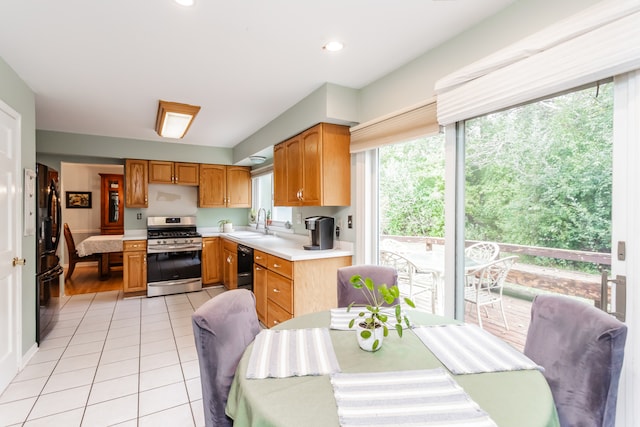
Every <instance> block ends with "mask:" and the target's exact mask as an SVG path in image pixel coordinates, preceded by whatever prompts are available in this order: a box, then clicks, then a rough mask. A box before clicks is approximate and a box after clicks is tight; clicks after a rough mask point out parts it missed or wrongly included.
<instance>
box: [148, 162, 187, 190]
mask: <svg viewBox="0 0 640 427" xmlns="http://www.w3.org/2000/svg"><path fill="white" fill-rule="evenodd" d="M198 181H199V165H198V163H178V162H166V161H160V160H149V184H178V185H198Z"/></svg>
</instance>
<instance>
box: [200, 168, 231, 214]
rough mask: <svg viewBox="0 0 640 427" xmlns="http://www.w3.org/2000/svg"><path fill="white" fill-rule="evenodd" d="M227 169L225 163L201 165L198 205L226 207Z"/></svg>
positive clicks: (203, 206)
mask: <svg viewBox="0 0 640 427" xmlns="http://www.w3.org/2000/svg"><path fill="white" fill-rule="evenodd" d="M226 174H227V171H226V168H225V166H224V165H200V187H199V188H198V207H200V208H224V207H226V197H227V196H226V194H227V176H226Z"/></svg>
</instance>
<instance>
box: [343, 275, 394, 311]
mask: <svg viewBox="0 0 640 427" xmlns="http://www.w3.org/2000/svg"><path fill="white" fill-rule="evenodd" d="M355 274H359V275H361V276H362V277H363V278H367V277H369V278H371V279H372V280H373V282H374V283H375V284H376V288H377V287H378V286H379V285H382V284H386V285H387V286H393V285H396V284H397V283H398V272H397V271H396V269H395V268H393V267H386V266H382V265H352V266H349V267H342V268H339V269H338V307H347V306H348V305H349V304H351V303H355V304H356V305H365V304H367V303H368V301H367V299H366V297H365V295H364V294H363V293H362V291H361V290H360V289H354V288H353V286H352V285H351V282H350V280H351V276H353V275H355ZM383 305H385V306H388V305H389V304H383Z"/></svg>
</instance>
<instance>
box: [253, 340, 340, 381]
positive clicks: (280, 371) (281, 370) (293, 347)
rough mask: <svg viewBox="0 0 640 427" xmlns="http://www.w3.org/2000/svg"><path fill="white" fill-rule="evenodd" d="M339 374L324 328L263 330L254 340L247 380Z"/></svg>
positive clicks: (336, 361)
mask: <svg viewBox="0 0 640 427" xmlns="http://www.w3.org/2000/svg"><path fill="white" fill-rule="evenodd" d="M334 372H340V366H339V365H338V359H337V358H336V354H335V352H334V350H333V344H332V343H331V337H330V336H329V330H328V329H327V328H313V329H290V330H273V329H265V330H263V331H261V332H260V333H259V334H258V336H257V337H256V339H255V341H254V343H253V348H252V350H251V356H250V357H249V366H248V367H247V375H246V376H247V378H251V379H260V378H268V377H272V378H285V377H301V376H305V375H325V374H331V373H334Z"/></svg>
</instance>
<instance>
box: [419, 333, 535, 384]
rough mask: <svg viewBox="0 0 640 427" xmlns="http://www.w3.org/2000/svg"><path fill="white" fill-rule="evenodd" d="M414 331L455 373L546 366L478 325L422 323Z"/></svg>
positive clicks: (475, 372) (514, 369)
mask: <svg viewBox="0 0 640 427" xmlns="http://www.w3.org/2000/svg"><path fill="white" fill-rule="evenodd" d="M413 331H414V332H415V334H416V335H417V336H418V338H420V340H421V341H422V342H423V343H424V344H425V345H426V346H427V347H428V348H429V350H431V351H432V352H433V354H435V355H436V357H437V358H438V359H440V362H442V364H443V365H444V366H446V367H447V369H449V371H451V372H452V373H454V374H477V373H481V372H499V371H516V370H523V369H542V368H541V367H540V366H538V365H536V364H535V363H534V362H533V361H532V360H531V359H529V358H528V357H527V356H525V355H524V354H522V353H520V352H519V351H518V350H516V349H515V348H513V347H511V346H510V345H509V344H507V343H506V342H504V341H502V340H501V339H499V338H498V337H495V336H493V335H491V334H490V333H488V332H486V331H485V330H484V329H481V328H479V327H478V326H476V325H469V324H459V325H441V326H421V327H417V328H414V329H413Z"/></svg>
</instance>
